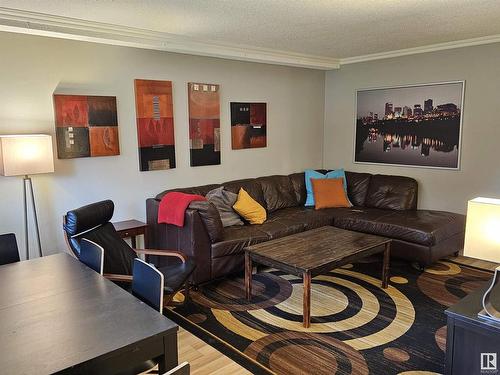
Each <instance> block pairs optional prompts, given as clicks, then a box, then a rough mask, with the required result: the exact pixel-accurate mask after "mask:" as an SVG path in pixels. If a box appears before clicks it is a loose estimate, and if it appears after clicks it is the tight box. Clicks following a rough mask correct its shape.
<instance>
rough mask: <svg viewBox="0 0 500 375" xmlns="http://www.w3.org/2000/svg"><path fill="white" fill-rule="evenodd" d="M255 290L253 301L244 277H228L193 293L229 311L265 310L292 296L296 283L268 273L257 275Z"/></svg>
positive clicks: (201, 300) (204, 302) (206, 303)
mask: <svg viewBox="0 0 500 375" xmlns="http://www.w3.org/2000/svg"><path fill="white" fill-rule="evenodd" d="M252 292H253V298H252V300H251V301H250V302H249V301H247V299H246V297H245V283H244V280H243V278H235V279H224V280H219V281H215V282H213V283H212V284H210V285H208V286H206V287H204V288H200V290H199V291H197V292H193V293H192V299H193V301H194V302H196V303H198V304H200V305H203V306H206V307H209V308H211V309H220V310H228V311H247V310H255V309H265V308H268V307H271V306H274V305H276V304H278V303H280V302H282V301H284V300H286V299H287V298H288V297H290V295H291V294H292V285H291V284H290V283H289V282H288V281H287V280H285V279H284V278H282V277H279V276H276V275H274V274H272V273H269V272H264V273H259V274H257V275H253V277H252Z"/></svg>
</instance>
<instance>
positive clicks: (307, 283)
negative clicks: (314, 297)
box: [303, 272, 311, 328]
mask: <svg viewBox="0 0 500 375" xmlns="http://www.w3.org/2000/svg"><path fill="white" fill-rule="evenodd" d="M303 278H304V297H303V305H304V306H303V310H304V312H303V314H304V320H303V325H304V327H305V328H309V326H310V325H311V274H310V273H309V272H304V277H303Z"/></svg>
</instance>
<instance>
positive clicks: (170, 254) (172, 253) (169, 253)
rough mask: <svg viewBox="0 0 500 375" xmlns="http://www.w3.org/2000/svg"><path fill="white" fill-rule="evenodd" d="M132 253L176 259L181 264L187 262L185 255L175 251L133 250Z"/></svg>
mask: <svg viewBox="0 0 500 375" xmlns="http://www.w3.org/2000/svg"><path fill="white" fill-rule="evenodd" d="M134 251H135V252H136V254H144V255H159V256H167V257H177V258H179V259H180V260H182V263H186V260H187V257H186V255H184V254H183V253H181V252H180V251H176V250H155V249H134Z"/></svg>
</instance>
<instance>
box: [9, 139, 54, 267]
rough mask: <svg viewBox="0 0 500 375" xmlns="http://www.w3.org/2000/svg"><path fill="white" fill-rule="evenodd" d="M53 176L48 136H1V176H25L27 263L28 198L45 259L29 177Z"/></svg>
mask: <svg viewBox="0 0 500 375" xmlns="http://www.w3.org/2000/svg"><path fill="white" fill-rule="evenodd" d="M51 172H54V156H53V153H52V137H51V136H50V135H45V134H22V135H1V136H0V175H2V176H24V177H23V195H24V236H25V241H26V259H29V258H30V250H29V230H28V195H29V196H30V197H31V205H32V207H33V217H34V219H35V233H36V238H37V241H38V254H39V256H42V244H41V242H40V228H39V227H38V216H37V212H36V205H35V196H34V194H33V183H32V181H31V177H29V176H30V175H33V174H40V173H51Z"/></svg>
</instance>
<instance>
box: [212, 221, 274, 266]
mask: <svg viewBox="0 0 500 375" xmlns="http://www.w3.org/2000/svg"><path fill="white" fill-rule="evenodd" d="M259 228H260V225H241V226H232V227H227V228H224V241H220V242H216V243H214V244H212V258H219V257H223V256H226V255H236V254H243V249H244V248H245V247H247V246H250V245H255V244H258V243H260V242H264V241H267V240H269V236H268V235H267V234H266V233H264V232H262V231H261V230H260V229H259Z"/></svg>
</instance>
